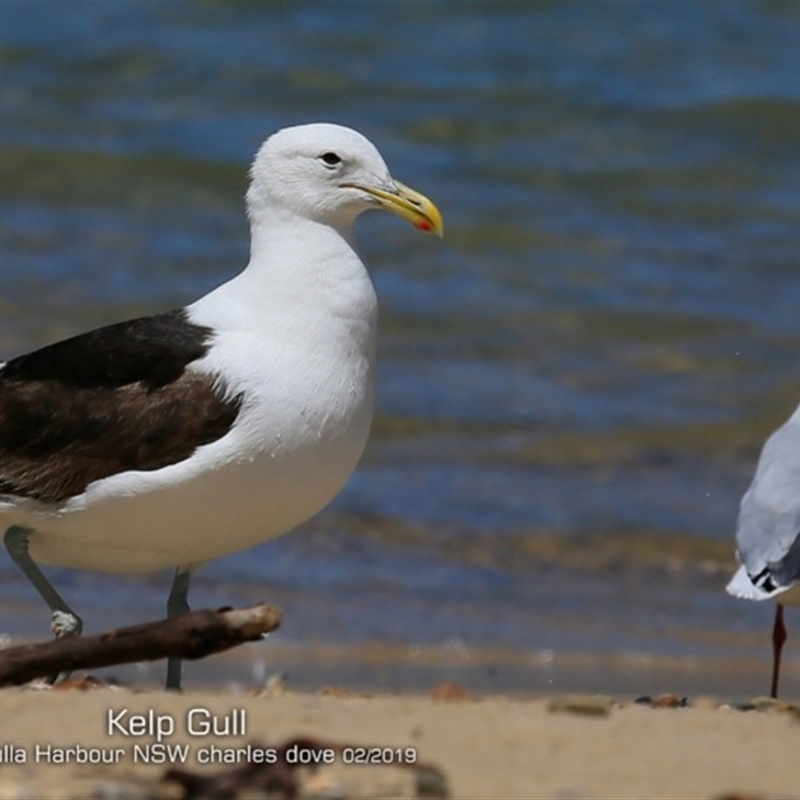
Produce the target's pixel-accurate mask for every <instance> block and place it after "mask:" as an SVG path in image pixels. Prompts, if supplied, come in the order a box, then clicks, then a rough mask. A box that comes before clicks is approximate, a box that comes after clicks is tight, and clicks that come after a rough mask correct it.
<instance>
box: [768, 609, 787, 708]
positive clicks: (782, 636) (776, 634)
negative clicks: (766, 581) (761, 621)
mask: <svg viewBox="0 0 800 800" xmlns="http://www.w3.org/2000/svg"><path fill="white" fill-rule="evenodd" d="M785 641H786V626H785V625H784V624H783V604H782V603H776V604H775V624H774V625H773V626H772V685H771V687H770V690H769V696H770V697H773V698H775V699H777V697H778V674H779V673H780V670H781V650H783V643H784V642H785Z"/></svg>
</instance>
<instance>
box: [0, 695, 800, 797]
mask: <svg viewBox="0 0 800 800" xmlns="http://www.w3.org/2000/svg"><path fill="white" fill-rule="evenodd" d="M665 702H666V705H667V706H669V705H671V704H672V703H670V701H665ZM689 703H690V704H689V706H688V707H681V706H680V705H677V706H675V707H653V706H652V705H648V704H644V703H642V702H638V703H637V702H634V700H633V699H625V700H616V699H612V698H607V697H603V696H595V695H580V696H552V697H538V698H535V699H519V698H509V697H497V696H485V697H483V696H479V697H475V696H470V695H468V694H467V693H465V692H463V691H461V690H459V688H458V687H457V686H455V685H449V686H448V685H441V686H440V687H438V689H436V690H434V691H432V692H430V693H428V694H427V695H394V696H392V695H359V694H358V693H354V692H350V691H348V690H344V689H340V690H333V689H329V690H327V691H326V690H322V691H320V692H315V693H305V692H302V693H301V692H293V691H290V690H277V691H276V690H273V691H268V692H266V693H261V694H260V695H259V694H254V693H252V692H250V693H247V692H241V693H225V694H221V693H215V692H211V691H205V692H194V691H189V692H186V693H184V694H180V695H178V694H166V693H163V692H158V691H138V692H137V691H132V690H130V689H112V688H108V687H104V688H95V689H89V690H80V689H62V690H42V691H35V690H32V689H29V688H21V689H6V690H3V691H2V692H0V757H1V758H2V760H3V762H5V763H3V765H2V767H3V768H2V770H0V798H22V797H40V798H87V797H109V798H110V797H118V798H122V797H125V798H134V797H182V796H186V795H185V793H183V791H182V789H181V787H180V786H178V785H176V784H174V783H164V782H162V780H161V779H162V777H163V775H164V773H165V771H166V770H167V769H168V768H179V769H182V770H186V771H188V772H197V773H213V772H220V771H222V770H230V769H233V768H235V767H236V765H237V764H238V765H239V766H241V764H242V763H243V760H246V758H247V756H246V755H245V754H246V753H250V754H252V752H253V747H256V748H258V749H259V752H262V753H269V752H271V749H272V752H274V748H276V747H278V746H279V745H281V744H283V743H285V742H287V741H289V740H292V739H295V738H297V737H304V738H312V739H314V740H318V742H320V743H321V744H323V745H330V746H331V748H335V746H338V745H350V746H353V749H350V750H342V749H335V750H334V749H331V751H330V753H329V757H328V760H329V761H331V762H332V764H330V765H329V766H325V767H323V768H322V769H321V770H319V771H318V773H317V774H316V775H314V776H309V775H307V774H305V772H303V771H301V772H303V777H302V780H301V787H302V792H301V796H304V797H348V798H363V797H374V798H379V797H395V798H396V797H414V796H419V795H418V794H417V788H416V786H415V781H416V780H417V773H416V772H415V771H414V770H411V769H400V768H397V767H392V766H374V765H373V766H364V765H362V764H346V763H344V762H345V761H348V762H350V761H358V760H359V759H360V755H359V754H361V756H363V754H364V753H367V754H369V753H372V754H373V755H372V756H370V755H367V758H371V759H372V760H375V759H377V760H383V761H393V762H395V763H397V762H398V761H407V762H414V761H416V762H417V763H419V762H424V763H426V764H430V765H433V766H435V767H437V768H438V769H439V770H440V771H441V773H442V774H443V776H444V778H445V781H446V787H447V789H448V791H449V796H450V797H454V798H483V800H489V798H565V799H566V798H584V797H585V798H612V797H613V798H666V797H670V798H721V797H739V798H744V797H756V798H787V797H797V796H800V795H799V793H798V778H797V770H796V762H795V757H796V750H797V741H798V736H799V735H800V727H798V714H797V709H796V707H794V706H792V705H791V704H779V705H777V706H776V705H770V704H769V703H767V702H764V703H755V704H754V707H751V706H750V705H747V704H744V705H742V706H740V707H737V706H734V705H730V704H724V703H723V704H720V703H719V702H718V701H712V700H710V699H690V700H689ZM248 743H249V744H250V745H251V749H250V750H249V751H248V750H246V745H247V744H248ZM155 745H161V746H160V747H156V746H155ZM183 746H188V747H183ZM359 748H366V750H359ZM370 748H375V749H372V750H371V749H370ZM331 753H332V755H331ZM375 754H377V755H375ZM261 757H262V758H264V757H265V756H263V755H262V756H261ZM296 757H297V758H298V759H302V758H303V757H304V756H303V754H302V752H301V751H300V750H297V751H296ZM103 760H105V761H111V762H112V763H107V764H91V763H87V762H91V761H103ZM148 761H150V762H151V763H147V762H148ZM159 761H160V762H161V763H157V762H159ZM226 761H227V762H229V763H227V764H226V763H221V762H226ZM64 762H68V763H64ZM80 762H83V763H80ZM153 762H156V763H153ZM164 762H166V763H164ZM208 762H212V763H211V764H210V765H209V764H208ZM442 788H443V787H442V786H440V785H438V784H437V785H436V786H435V787H433V788H431V786H430V785H428V789H427V790H428V791H429V792H431V794H429V795H428V796H437V794H436V792H441V789H442ZM196 796H197V795H196ZM235 796H241V797H244V796H247V797H261V796H264V797H266V796H267V795H266V794H258V793H257V792H256V793H254V792H253V791H252V790H250V791H249V793H245V792H244V791H243V792H242V793H241V794H239V795H235ZM272 796H282V795H279V794H278V795H272ZM438 796H441V794H440V795H438Z"/></svg>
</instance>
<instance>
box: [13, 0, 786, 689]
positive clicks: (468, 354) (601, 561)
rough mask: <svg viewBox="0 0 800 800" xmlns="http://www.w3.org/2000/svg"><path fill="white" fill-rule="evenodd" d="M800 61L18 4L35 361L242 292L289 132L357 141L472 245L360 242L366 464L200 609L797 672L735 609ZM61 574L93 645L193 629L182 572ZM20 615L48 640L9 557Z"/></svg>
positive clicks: (671, 7)
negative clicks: (258, 604) (366, 268)
mask: <svg viewBox="0 0 800 800" xmlns="http://www.w3.org/2000/svg"><path fill="white" fill-rule="evenodd" d="M798 40H800V5H797V4H794V3H783V2H780V3H778V2H759V3H755V2H754V3H739V2H726V3H680V4H676V3H670V4H659V3H639V4H630V3H600V2H595V3H577V2H567V3H546V2H542V3H496V2H493V3H491V4H489V3H480V2H476V3H448V2H439V3H424V4H423V3H410V2H405V3H393V2H381V3H369V4H367V3H361V4H357V5H356V4H341V3H340V4H327V3H310V2H309V3H269V4H251V3H239V2H195V3H184V2H171V3H148V2H141V1H140V2H137V3H126V4H119V3H115V2H100V1H99V0H98V1H97V2H87V3H80V2H79V3H71V4H66V3H60V2H53V3H45V2H37V3H2V4H0V119H2V125H0V358H2V357H5V356H7V355H12V354H15V353H18V352H22V351H24V350H26V349H29V348H32V347H34V346H37V345H40V344H43V343H45V342H48V341H51V340H53V339H55V338H58V337H62V336H65V335H67V334H70V333H73V332H77V331H79V330H82V329H85V328H87V327H91V326H94V325H97V324H101V323H104V322H109V321H113V320H116V319H119V318H122V317H125V316H132V315H135V314H139V313H147V312H150V311H156V310H162V309H166V308H171V307H175V306H178V305H181V304H183V303H185V302H187V301H189V300H191V299H194V298H195V297H196V296H198V295H200V294H202V293H204V292H205V291H207V290H209V289H210V288H212V287H213V286H215V285H217V284H218V283H220V282H221V281H223V280H225V279H226V278H227V277H230V276H231V275H233V274H235V272H236V271H237V270H238V269H240V268H241V267H242V266H243V265H244V263H245V261H246V257H247V228H246V224H245V220H244V216H243V205H242V199H241V197H242V193H243V191H244V188H245V184H246V170H247V166H248V164H249V160H250V159H251V157H252V154H253V152H254V151H255V149H256V148H257V146H258V144H259V143H260V141H261V140H262V139H263V138H264V136H265V135H267V134H268V133H269V132H270V131H272V130H274V129H276V128H278V127H281V126H284V125H288V124H294V123H297V122H304V121H311V120H322V119H326V120H332V121H338V122H341V123H344V124H349V125H352V126H354V127H356V128H359V129H361V130H362V131H364V132H365V133H366V134H367V135H368V136H369V137H370V138H371V139H373V141H375V142H376V143H377V144H378V146H379V147H380V149H381V150H382V152H383V153H384V155H385V157H386V159H387V161H388V162H389V164H390V166H391V168H392V171H393V172H394V173H395V174H396V175H397V176H399V177H400V178H401V179H402V180H404V181H405V182H407V183H409V184H410V185H412V186H415V187H417V188H419V189H421V190H422V191H424V192H425V193H427V194H429V195H430V196H432V197H433V198H435V200H436V201H437V203H438V204H439V205H440V207H441V209H442V211H443V213H444V216H445V222H446V228H447V235H446V238H445V240H444V242H438V241H436V240H434V239H433V238H431V237H423V236H419V235H417V234H416V232H415V231H413V230H411V229H408V228H407V227H405V226H403V225H402V224H401V223H400V222H399V221H398V220H395V219H390V218H388V217H384V216H379V215H374V216H372V215H370V216H368V217H367V218H366V219H363V220H362V221H361V222H359V226H358V228H359V236H360V240H361V242H362V249H363V252H364V256H365V260H367V262H368V263H369V265H370V267H371V270H372V274H373V277H374V280H375V283H376V286H377V290H378V294H379V297H380V301H381V309H382V330H381V342H380V380H379V392H378V407H377V417H376V422H375V427H374V432H373V436H372V440H371V443H370V445H369V449H368V451H367V454H366V456H365V458H364V461H363V463H362V466H361V468H360V469H359V471H358V472H357V474H356V475H355V477H354V478H353V480H352V481H351V482H350V484H349V485H348V487H347V489H346V490H345V491H344V492H343V493H342V495H341V496H340V497H339V498H338V499H337V501H336V502H335V503H334V505H333V506H332V508H331V509H329V510H328V511H327V512H325V513H324V514H323V515H322V516H321V517H320V518H318V519H317V520H315V521H314V522H312V523H310V524H309V525H307V526H305V527H304V529H303V530H301V531H298V532H297V533H295V534H293V535H291V536H289V537H285V538H284V539H282V540H280V541H278V542H274V543H271V544H269V545H265V546H263V547H261V548H258V549H257V550H256V551H254V552H251V553H248V554H240V555H234V556H231V557H229V558H227V559H223V560H221V561H219V562H217V563H215V564H212V565H210V566H209V567H207V568H206V570H205V571H204V572H202V573H200V574H199V575H198V576H197V579H196V584H195V590H194V594H193V599H194V604H195V605H196V606H198V607H199V606H201V605H214V604H221V603H225V602H237V603H238V602H247V601H250V600H252V599H261V598H268V599H269V600H271V601H272V602H275V603H278V604H280V605H282V606H283V608H284V611H285V614H286V622H285V625H284V628H283V629H282V631H281V632H280V633H278V634H276V636H275V637H274V638H275V640H276V641H278V642H279V643H280V642H283V643H287V644H292V643H304V642H335V643H337V644H350V645H356V644H360V645H363V644H365V643H370V642H383V643H386V642H388V643H395V644H399V645H409V646H414V645H420V646H422V645H425V646H440V645H445V644H448V643H449V644H450V645H452V646H457V647H465V648H468V649H470V651H474V652H478V651H482V650H484V651H491V650H492V649H493V648H505V649H507V650H509V651H511V652H519V653H528V652H540V651H552V652H554V653H556V654H570V653H618V654H631V653H645V654H653V655H658V656H661V655H663V656H675V657H691V658H709V659H713V658H720V657H723V658H724V657H725V656H730V657H741V658H745V657H746V658H754V657H755V658H758V657H762V655H763V658H764V661H765V669H766V660H767V655H768V654H767V649H766V648H767V638H768V632H769V625H770V622H771V613H772V609H771V608H766V607H759V606H755V605H752V604H748V603H743V602H737V601H733V600H730V599H728V598H727V597H726V596H725V595H724V593H723V587H724V583H725V580H726V577H727V574H728V571H729V570H730V569H731V568H732V566H733V558H732V549H733V543H732V541H733V528H734V523H735V517H736V511H737V505H738V501H739V498H740V496H741V493H742V491H743V490H744V489H745V487H746V485H747V482H748V481H749V478H750V476H751V474H752V470H753V467H754V462H755V458H756V457H757V454H758V449H759V447H760V444H761V442H762V441H763V439H764V437H765V436H766V435H767V433H768V432H769V431H770V430H771V429H772V428H773V427H774V426H775V425H777V424H779V422H780V421H782V419H783V418H785V417H786V416H788V414H789V413H790V412H791V410H792V409H793V408H794V406H795V405H796V403H797V402H798V400H800V380H798V379H797V375H798V367H799V366H800V315H798V314H797V309H798V307H800V281H798V278H797V274H798V272H797V253H798V252H799V251H800V248H799V246H800V233H799V232H798V231H800V226H799V225H798V221H800V158H799V157H798V152H797V147H796V143H797V136H798V133H800V80H798V77H797V41H798ZM55 572H56V575H57V580H58V584H59V586H60V587H61V588H63V590H64V592H65V593H66V594H67V595H68V596H69V598H70V600H71V601H72V602H73V603H74V605H75V606H76V607H78V608H80V609H84V611H85V610H86V609H87V608H89V607H91V608H92V609H93V611H92V612H90V613H85V616H86V617H87V618H88V619H87V623H88V627H90V628H93V629H98V628H100V627H103V626H104V625H107V624H108V625H113V624H122V623H125V622H130V621H135V620H140V619H144V618H150V617H153V616H157V615H158V614H160V611H161V605H162V598H163V596H164V595H165V590H166V584H167V582H168V579H167V577H166V576H154V577H153V578H152V579H149V578H148V579H136V580H134V579H131V580H122V581H119V580H118V579H116V578H113V579H112V578H109V577H107V576H105V577H104V576H95V575H87V574H82V573H68V572H66V571H58V570H56V571H55ZM0 603H2V604H3V605H4V606H5V607H6V608H8V609H9V611H10V612H13V613H9V614H2V616H0V629H3V630H7V631H8V632H10V633H12V634H23V635H30V636H38V635H44V634H45V633H46V631H47V626H48V621H47V615H46V614H44V613H43V612H42V611H41V609H40V608H39V607H38V605H37V604H35V602H34V598H33V597H32V590H30V589H29V588H28V587H27V586H26V585H24V584H23V583H22V582H21V581H20V580H19V579H18V578H17V575H16V573H15V571H14V569H13V568H12V565H11V564H10V562H9V561H8V559H7V558H6V557H5V556H4V555H3V556H1V557H0ZM788 624H789V626H790V635H791V626H792V618H791V614H790V615H789V619H788ZM788 647H789V650H788V652H787V655H788V656H790V657H791V656H792V652H791V648H792V640H791V639H790V643H789V646H788ZM794 658H795V661H797V660H800V648H798V649H796V650H795V651H794ZM515 675H516V673H515ZM520 675H522V677H519V676H517V677H515V678H513V679H511V678H509V681H508V683H509V684H517V683H522V684H524V674H523V673H520ZM765 677H766V676H765Z"/></svg>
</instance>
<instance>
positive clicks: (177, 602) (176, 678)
mask: <svg viewBox="0 0 800 800" xmlns="http://www.w3.org/2000/svg"><path fill="white" fill-rule="evenodd" d="M191 577H192V567H191V566H188V567H178V568H177V569H176V570H175V577H174V578H173V580H172V588H171V589H170V591H169V597H168V598H167V616H168V617H177V616H178V615H179V614H185V613H186V612H187V611H189V582H190V580H191ZM164 688H165V689H167V691H170V690H171V691H176V692H177V691H180V688H181V660H180V659H179V658H170V659H167V684H166V686H165V687H164Z"/></svg>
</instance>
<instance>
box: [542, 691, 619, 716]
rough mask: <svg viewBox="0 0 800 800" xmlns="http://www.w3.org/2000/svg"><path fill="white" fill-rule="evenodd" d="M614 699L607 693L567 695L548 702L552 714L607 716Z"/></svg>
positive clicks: (548, 708)
mask: <svg viewBox="0 0 800 800" xmlns="http://www.w3.org/2000/svg"><path fill="white" fill-rule="evenodd" d="M613 702H614V701H613V700H612V698H610V697H606V696H605V695H588V694H587V695H580V694H578V695H567V696H565V697H555V698H553V699H552V700H551V701H550V702H549V703H548V704H547V710H548V711H549V712H550V713H551V714H559V713H566V714H582V715H584V716H587V717H607V716H608V715H609V714H610V713H611V706H612V705H613Z"/></svg>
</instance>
